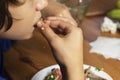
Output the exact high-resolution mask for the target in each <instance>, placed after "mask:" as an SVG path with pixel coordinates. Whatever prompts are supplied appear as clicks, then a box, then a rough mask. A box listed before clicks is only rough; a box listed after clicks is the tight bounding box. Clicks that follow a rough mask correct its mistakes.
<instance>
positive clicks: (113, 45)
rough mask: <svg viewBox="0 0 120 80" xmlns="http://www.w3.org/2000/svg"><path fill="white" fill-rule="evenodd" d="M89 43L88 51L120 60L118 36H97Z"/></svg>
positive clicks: (119, 40) (119, 39)
mask: <svg viewBox="0 0 120 80" xmlns="http://www.w3.org/2000/svg"><path fill="white" fill-rule="evenodd" d="M90 45H91V49H90V53H97V54H101V55H103V56H104V57H105V58H114V59H118V60H120V38H110V37H103V36H99V37H98V38H97V39H96V40H95V41H93V42H90Z"/></svg>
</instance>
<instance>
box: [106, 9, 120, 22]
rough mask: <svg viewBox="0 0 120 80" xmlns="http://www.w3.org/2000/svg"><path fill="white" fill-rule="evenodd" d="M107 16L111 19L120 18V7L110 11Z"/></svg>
mask: <svg viewBox="0 0 120 80" xmlns="http://www.w3.org/2000/svg"><path fill="white" fill-rule="evenodd" d="M107 16H108V17H109V18H111V19H115V20H120V9H113V10H111V11H109V12H108V13H107Z"/></svg>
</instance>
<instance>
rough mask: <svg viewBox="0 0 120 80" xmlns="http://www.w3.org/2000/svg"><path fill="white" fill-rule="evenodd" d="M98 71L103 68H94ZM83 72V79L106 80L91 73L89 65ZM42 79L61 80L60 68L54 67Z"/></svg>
mask: <svg viewBox="0 0 120 80" xmlns="http://www.w3.org/2000/svg"><path fill="white" fill-rule="evenodd" d="M96 69H97V70H98V71H101V70H103V68H96ZM84 74H85V80H86V79H89V80H106V79H104V78H102V77H100V76H98V75H96V74H95V73H93V72H92V71H91V67H88V68H87V69H85V70H84ZM44 80H62V74H61V71H60V69H58V68H54V69H52V70H51V73H50V74H48V75H47V76H46V77H45V79H44Z"/></svg>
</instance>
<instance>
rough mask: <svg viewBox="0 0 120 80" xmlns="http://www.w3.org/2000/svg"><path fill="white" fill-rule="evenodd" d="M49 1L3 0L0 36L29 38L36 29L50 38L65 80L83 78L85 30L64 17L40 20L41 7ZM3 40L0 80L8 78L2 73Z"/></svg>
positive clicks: (0, 4)
mask: <svg viewBox="0 0 120 80" xmlns="http://www.w3.org/2000/svg"><path fill="white" fill-rule="evenodd" d="M47 4H48V2H47V0H1V2H0V38H1V39H11V40H23V39H29V38H31V37H32V35H33V34H34V29H35V28H37V29H39V30H40V32H41V33H42V34H43V35H44V36H45V38H46V39H47V40H48V42H49V44H50V46H51V49H52V51H53V55H54V57H55V59H56V61H57V62H58V64H59V65H60V68H61V72H62V75H63V80H84V72H83V49H82V48H83V46H82V44H83V38H82V31H81V29H80V28H78V27H77V26H76V25H74V24H72V22H70V20H69V19H67V18H65V17H59V16H58V17H48V18H47V19H46V20H44V21H41V10H42V9H43V8H45V7H46V6H47ZM55 30H57V31H59V33H60V34H61V35H62V36H59V35H58V34H56V33H55V32H56V31H55ZM3 41H4V40H1V42H0V49H1V53H0V80H6V79H5V76H4V75H3V73H4V72H3V56H2V53H3V52H2V51H3V50H2V48H3V45H2V44H3ZM9 43H10V42H9ZM13 56H14V55H13ZM73 58H74V59H73Z"/></svg>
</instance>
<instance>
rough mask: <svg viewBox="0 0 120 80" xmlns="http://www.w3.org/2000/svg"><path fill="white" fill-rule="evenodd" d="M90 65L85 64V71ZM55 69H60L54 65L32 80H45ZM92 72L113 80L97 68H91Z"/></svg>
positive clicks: (40, 72) (41, 71) (37, 74)
mask: <svg viewBox="0 0 120 80" xmlns="http://www.w3.org/2000/svg"><path fill="white" fill-rule="evenodd" d="M88 67H89V65H86V64H84V69H86V68H88ZM53 68H59V65H57V64H56V65H52V66H49V67H46V68H44V69H42V70H40V71H39V72H37V73H36V74H35V75H34V76H33V77H32V79H31V80H44V78H45V77H46V76H47V75H48V74H49V73H50V72H51V70H52V69H53ZM91 70H92V72H94V73H95V74H96V75H98V76H100V77H103V78H105V79H107V80H113V79H112V78H111V77H110V76H109V75H108V74H107V73H106V72H104V71H97V70H96V68H95V67H93V66H91Z"/></svg>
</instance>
